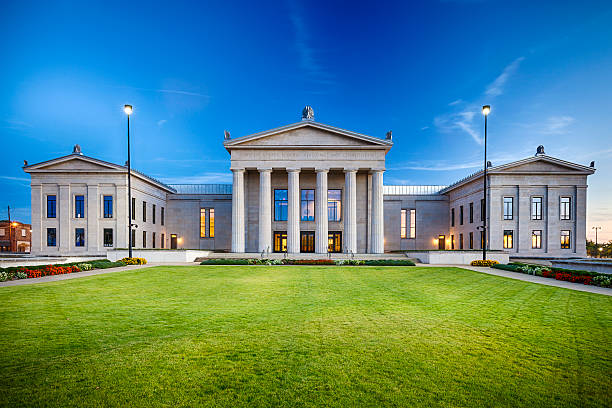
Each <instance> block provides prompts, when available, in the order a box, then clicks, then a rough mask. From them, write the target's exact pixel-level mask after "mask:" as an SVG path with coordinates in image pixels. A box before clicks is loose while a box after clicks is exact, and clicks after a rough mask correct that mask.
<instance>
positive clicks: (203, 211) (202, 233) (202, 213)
mask: <svg viewBox="0 0 612 408" xmlns="http://www.w3.org/2000/svg"><path fill="white" fill-rule="evenodd" d="M200 238H206V208H200Z"/></svg>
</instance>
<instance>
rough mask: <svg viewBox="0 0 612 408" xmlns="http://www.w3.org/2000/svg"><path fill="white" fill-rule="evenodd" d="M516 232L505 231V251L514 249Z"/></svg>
mask: <svg viewBox="0 0 612 408" xmlns="http://www.w3.org/2000/svg"><path fill="white" fill-rule="evenodd" d="M513 234H514V231H512V230H504V249H511V248H512V236H513Z"/></svg>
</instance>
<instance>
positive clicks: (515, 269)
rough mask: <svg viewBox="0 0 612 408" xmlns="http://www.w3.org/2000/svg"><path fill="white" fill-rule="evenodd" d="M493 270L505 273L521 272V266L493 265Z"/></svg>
mask: <svg viewBox="0 0 612 408" xmlns="http://www.w3.org/2000/svg"><path fill="white" fill-rule="evenodd" d="M491 268H495V269H502V270H504V271H511V272H520V271H519V268H520V265H514V264H496V265H491Z"/></svg>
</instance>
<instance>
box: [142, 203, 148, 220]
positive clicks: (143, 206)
mask: <svg viewBox="0 0 612 408" xmlns="http://www.w3.org/2000/svg"><path fill="white" fill-rule="evenodd" d="M142 222H147V202H146V201H143V202H142Z"/></svg>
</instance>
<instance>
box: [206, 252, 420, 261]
mask: <svg viewBox="0 0 612 408" xmlns="http://www.w3.org/2000/svg"><path fill="white" fill-rule="evenodd" d="M215 258H216V259H248V258H257V259H333V260H339V259H361V260H376V259H398V260H408V259H410V258H408V257H407V256H406V254H405V253H398V252H394V253H387V254H344V253H327V254H313V253H299V254H287V253H279V252H269V253H263V254H262V253H260V252H211V253H210V254H209V255H208V257H201V258H196V262H202V261H203V260H205V259H215Z"/></svg>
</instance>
